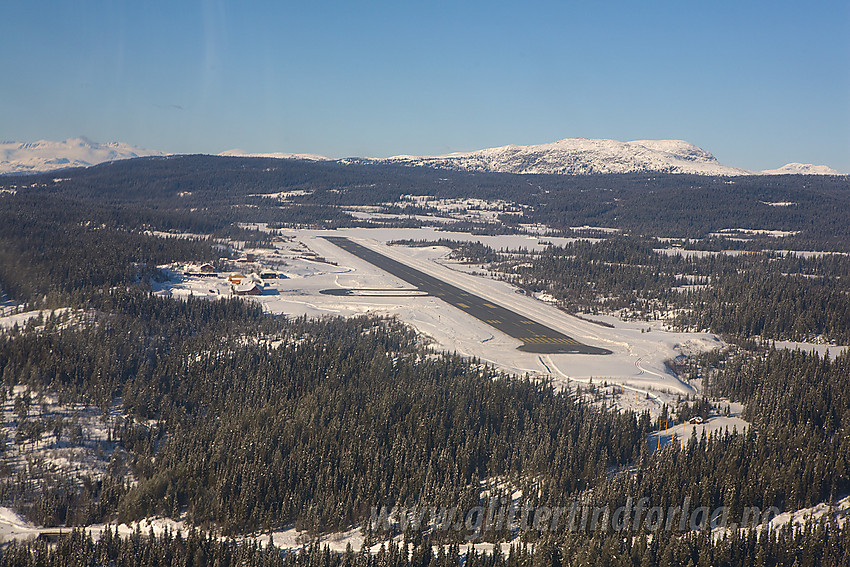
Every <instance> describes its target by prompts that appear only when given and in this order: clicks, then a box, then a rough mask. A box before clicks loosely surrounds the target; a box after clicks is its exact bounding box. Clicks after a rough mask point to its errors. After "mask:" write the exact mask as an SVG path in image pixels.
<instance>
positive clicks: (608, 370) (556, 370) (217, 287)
mask: <svg viewBox="0 0 850 567" xmlns="http://www.w3.org/2000/svg"><path fill="white" fill-rule="evenodd" d="M276 234H278V236H279V237H280V238H279V239H277V240H276V241H275V250H273V251H272V250H257V251H254V252H256V254H257V264H254V265H253V266H252V267H251V268H253V269H254V270H256V271H259V270H262V269H263V268H264V267H267V266H278V270H279V272H280V273H282V274H284V275H285V276H286V278H285V279H275V280H266V281H265V287H264V291H263V295H261V296H256V297H255V299H256V300H257V301H259V302H260V303H261V304H262V305H263V307H264V308H265V309H266V310H267V311H268V312H270V313H274V314H286V315H295V316H298V315H307V316H310V317H321V316H327V315H342V316H353V315H359V314H367V313H368V314H375V315H395V316H397V317H398V318H399V319H400V320H402V321H404V322H406V323H409V324H410V325H412V326H413V327H414V328H416V329H417V330H418V331H419V332H420V333H422V335H423V336H424V337H427V339H429V340H430V341H431V342H432V344H433V346H435V347H436V348H439V349H440V350H444V351H448V352H457V353H459V354H461V355H463V356H467V357H477V358H479V359H481V360H482V361H484V362H487V363H490V364H492V365H494V366H495V367H497V368H499V369H501V370H503V371H505V372H509V373H513V374H519V375H523V374H526V373H528V374H530V375H533V376H536V377H541V378H542V377H548V378H551V379H552V380H553V382H554V383H555V384H556V385H558V386H568V384H569V383H570V382H571V381H573V382H582V383H589V382H593V383H594V384H596V385H601V384H602V383H603V382H607V383H608V384H616V385H619V386H622V388H623V390H624V391H623V393H622V395H621V396H620V399H619V400H618V403H620V404H621V405H623V406H626V407H632V408H635V409H642V408H643V407H647V408H649V409H651V410H656V409H658V408H659V407H660V403H661V402H666V401H670V400H673V399H675V398H676V396H677V395H682V396H684V395H687V394H693V393H695V392H696V390H695V388H694V387H693V386H691V385H689V384H687V383H685V382H683V381H681V380H679V378H678V377H677V376H676V375H675V374H674V373H673V372H672V371H670V370H669V368H668V367H667V365H666V364H665V361H668V360H670V359H673V358H676V357H678V356H682V355H687V354H694V353H698V352H703V351H706V350H710V349H714V348H718V347H720V346H722V344H723V343H722V342H721V341H720V339H719V338H718V337H716V336H715V335H711V334H707V333H677V332H669V331H666V330H664V328H663V327H662V326H660V325H659V324H654V325H653V324H649V323H645V322H623V321H620V320H619V319H617V318H614V317H603V316H600V317H597V319H599V320H604V322H605V323H608V324H611V325H613V326H614V328H608V327H606V326H603V325H599V324H595V323H593V322H591V321H586V320H581V319H578V318H576V317H573V316H570V315H568V314H566V313H564V312H562V311H560V310H559V309H557V308H555V307H553V306H551V305H548V304H547V303H545V302H543V301H539V300H537V299H534V298H532V297H528V296H525V295H524V294H521V293H519V292H518V291H517V290H516V289H515V288H513V287H512V286H510V285H508V284H506V283H504V282H500V281H496V280H492V279H489V278H486V277H481V276H476V275H472V274H469V273H466V272H465V271H462V270H460V269H453V267H452V265H451V263H450V262H447V261H446V258H447V256H448V254H449V252H450V251H449V249H448V248H444V247H437V246H432V247H424V248H415V247H407V246H397V245H396V246H389V245H387V242H390V241H394V240H406V239H410V240H437V239H439V238H449V239H455V240H461V239H462V240H468V241H479V242H482V243H484V244H486V245H488V246H492V247H495V248H518V247H520V246H522V247H525V248H527V249H531V250H540V249H543V248H545V246H547V244H546V243H547V242H553V243H555V244H560V242H556V241H559V240H566V239H556V238H551V237H540V238H538V237H535V236H527V235H508V236H474V235H470V234H466V233H451V232H449V233H447V232H442V231H437V230H434V229H368V228H352V229H340V230H335V231H322V230H282V231H277V232H276ZM328 235H335V236H344V237H347V238H350V239H352V240H353V241H355V242H357V243H359V244H362V245H363V246H366V247H369V248H372V249H374V250H376V251H378V252H380V253H382V254H385V255H386V256H389V257H390V258H393V259H395V260H397V261H399V262H402V263H405V264H408V265H410V266H413V267H415V268H417V269H419V270H421V271H423V272H425V273H427V274H430V275H432V276H434V277H437V278H440V279H441V280H443V281H445V282H447V283H450V284H452V285H455V286H457V287H459V288H462V289H464V290H467V291H469V292H471V293H474V294H476V295H479V296H481V297H485V298H488V299H489V300H491V301H493V302H495V303H498V304H500V305H502V306H504V307H506V308H508V309H511V310H513V311H516V312H518V313H520V314H523V315H525V316H527V317H529V318H531V319H533V320H536V321H538V322H540V323H542V324H544V325H547V326H549V327H551V328H553V329H555V330H558V331H561V332H563V333H564V334H566V335H568V336H570V337H573V338H575V339H576V340H578V341H580V342H583V343H585V344H588V345H592V346H598V347H602V348H606V349H609V350H611V351H612V354H610V355H603V356H600V355H580V354H551V355H537V354H534V353H526V352H522V351H519V350H517V347H518V346H520V344H521V343H520V342H519V341H517V340H515V339H513V338H511V337H509V336H507V335H504V334H502V333H500V332H499V331H497V330H495V329H494V328H492V327H490V326H489V325H487V324H485V323H483V322H482V321H479V320H477V319H475V318H473V317H471V316H469V315H467V314H465V313H463V312H461V311H460V310H458V309H455V308H454V307H451V306H450V305H448V304H446V303H444V302H442V301H441V300H439V299H436V298H434V297H430V296H412V295H399V294H398V290H404V289H410V285H409V284H407V283H406V282H404V281H402V280H400V279H398V278H396V277H394V276H391V275H390V274H388V273H386V272H383V271H382V270H380V269H379V268H376V267H375V266H373V265H371V264H369V263H368V262H365V261H363V260H361V259H359V258H357V257H355V256H353V255H350V254H348V253H346V252H345V251H343V250H342V249H340V248H338V247H337V246H335V245H334V244H332V243H330V242H328V241H327V240H325V239H324V238H322V236H328ZM323 260H324V261H323ZM251 268H249V267H247V266H246V267H243V268H241V271H243V272H245V271H247V270H249V269H251ZM174 274H175V277H177V281H176V282H169V283H167V284H165V285H161V286H159V293H164V294H171V295H174V296H180V295H184V296H185V295H188V294H190V293H191V294H193V295H196V296H199V295H200V296H204V295H206V296H209V297H222V296H228V295H230V284H229V282H228V281H227V280H226V279H225V275H226V274H221V275H220V277H218V278H193V277H183V276H179V275H178V272H174ZM334 288H336V289H339V288H343V289H355V290H356V289H363V290H396V291H395V292H394V295H391V296H376V295H373V294H374V292H373V291H372V292H368V293H370V294H372V295H355V296H335V295H326V294H322V293H320V292H321V291H322V290H327V289H334ZM647 331H648V332H647Z"/></svg>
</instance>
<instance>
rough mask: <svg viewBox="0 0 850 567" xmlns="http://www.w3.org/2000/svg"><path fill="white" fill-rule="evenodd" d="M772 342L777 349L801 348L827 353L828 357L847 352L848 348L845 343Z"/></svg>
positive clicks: (822, 354) (820, 353) (821, 354)
mask: <svg viewBox="0 0 850 567" xmlns="http://www.w3.org/2000/svg"><path fill="white" fill-rule="evenodd" d="M772 344H773V346H774V347H775V348H777V349H780V348H784V349H788V350H801V351H803V352H816V353H818V354H819V355H820V356H824V355H825V354H827V353H828V354H829V356H830V358H835V357H836V356H838V355H839V354H842V353H844V352H847V349H850V346H847V345H829V344H820V343H799V342H794V341H773V343H772Z"/></svg>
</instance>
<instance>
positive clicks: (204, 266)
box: [198, 264, 215, 274]
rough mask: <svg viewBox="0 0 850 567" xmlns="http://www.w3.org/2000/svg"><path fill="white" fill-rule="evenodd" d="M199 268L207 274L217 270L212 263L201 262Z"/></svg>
mask: <svg viewBox="0 0 850 567" xmlns="http://www.w3.org/2000/svg"><path fill="white" fill-rule="evenodd" d="M198 269H199V270H200V271H201V272H203V273H205V274H212V273H214V272H215V266H213V265H212V264H201V267H200V268H198Z"/></svg>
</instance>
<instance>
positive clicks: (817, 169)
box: [760, 163, 841, 175]
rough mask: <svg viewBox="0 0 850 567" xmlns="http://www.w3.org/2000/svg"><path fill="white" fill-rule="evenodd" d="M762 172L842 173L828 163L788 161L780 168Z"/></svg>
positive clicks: (783, 173) (793, 173)
mask: <svg viewBox="0 0 850 567" xmlns="http://www.w3.org/2000/svg"><path fill="white" fill-rule="evenodd" d="M760 173H762V174H764V175H797V174H799V175H841V173H840V172H838V171H835V170H834V169H832V168H831V167H829V166H827V165H813V164H811V163H786V164H785V165H783V166H782V167H780V168H779V169H765V170H764V171H761V172H760Z"/></svg>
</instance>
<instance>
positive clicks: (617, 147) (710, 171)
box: [380, 138, 751, 175]
mask: <svg viewBox="0 0 850 567" xmlns="http://www.w3.org/2000/svg"><path fill="white" fill-rule="evenodd" d="M380 161H384V162H390V163H402V164H409V165H422V166H431V167H443V168H449V169H460V170H466V171H493V172H501V173H554V174H568V175H575V174H593V173H635V172H656V173H698V174H703V175H748V174H750V173H751V172H750V171H747V170H745V169H740V168H737V167H729V166H726V165H723V164H721V163H720V162H718V161H717V159H716V158H715V157H714V156H713V155H711V154H710V153H709V152H707V151H705V150H703V149H702V148H699V147H697V146H695V145H693V144H691V143H688V142H685V141H683V140H637V141H634V142H620V141H617V140H591V139H585V138H567V139H565V140H559V141H557V142H552V143H550V144H539V145H533V146H514V145H510V146H502V147H499V148H489V149H485V150H478V151H474V152H465V153H453V154H448V155H444V156H430V157H414V156H394V157H391V158H387V159H386V160H380Z"/></svg>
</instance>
